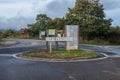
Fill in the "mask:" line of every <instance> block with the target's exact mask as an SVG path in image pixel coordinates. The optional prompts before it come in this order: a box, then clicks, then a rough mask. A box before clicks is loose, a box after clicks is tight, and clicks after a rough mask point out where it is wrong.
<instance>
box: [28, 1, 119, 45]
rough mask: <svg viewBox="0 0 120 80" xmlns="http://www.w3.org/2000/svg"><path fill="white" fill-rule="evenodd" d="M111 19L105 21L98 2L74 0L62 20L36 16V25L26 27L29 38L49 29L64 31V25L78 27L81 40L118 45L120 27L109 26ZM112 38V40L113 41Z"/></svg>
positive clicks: (42, 15) (40, 15)
mask: <svg viewBox="0 0 120 80" xmlns="http://www.w3.org/2000/svg"><path fill="white" fill-rule="evenodd" d="M111 22H112V19H106V17H105V13H104V8H103V5H102V4H100V3H99V0H76V3H75V6H74V7H73V8H69V9H68V13H66V15H65V17H63V18H55V19H52V18H50V17H48V16H47V15H46V14H38V15H37V16H36V23H34V24H30V25H28V28H27V30H28V32H29V34H30V36H33V37H34V36H38V35H39V32H40V31H42V30H47V29H49V28H55V29H58V30H59V29H64V26H65V25H79V37H80V38H81V39H82V40H94V39H100V40H107V41H110V42H117V43H120V37H119V36H120V27H119V26H118V27H112V26H111ZM113 38H114V39H113Z"/></svg>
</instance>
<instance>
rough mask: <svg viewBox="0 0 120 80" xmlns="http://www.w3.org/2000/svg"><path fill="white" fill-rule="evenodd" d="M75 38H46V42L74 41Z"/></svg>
mask: <svg viewBox="0 0 120 80" xmlns="http://www.w3.org/2000/svg"><path fill="white" fill-rule="evenodd" d="M73 40H74V39H73V37H46V41H73Z"/></svg>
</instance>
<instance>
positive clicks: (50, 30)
mask: <svg viewBox="0 0 120 80" xmlns="http://www.w3.org/2000/svg"><path fill="white" fill-rule="evenodd" d="M55 33H56V31H55V29H48V35H55Z"/></svg>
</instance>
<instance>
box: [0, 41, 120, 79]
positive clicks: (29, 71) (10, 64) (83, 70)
mask: <svg viewBox="0 0 120 80" xmlns="http://www.w3.org/2000/svg"><path fill="white" fill-rule="evenodd" d="M15 41H16V40H15ZM17 42H18V43H17V44H14V45H10V46H9V47H4V48H0V80H120V63H119V62H120V58H119V53H120V52H119V49H120V47H119V46H118V47H110V46H107V47H106V46H92V45H80V48H84V49H92V50H96V51H98V52H106V54H108V55H109V56H110V57H109V58H107V59H103V60H97V61H82V62H74V63H73V62H68V63H66V62H58V63H57V62H44V61H30V60H23V59H17V58H14V57H13V56H12V55H13V54H16V53H19V52H23V51H28V50H36V49H40V48H45V46H44V44H45V43H44V41H36V40H17ZM111 51H113V52H111ZM116 51H117V52H116ZM112 56H113V57H112ZM115 56H117V57H115Z"/></svg>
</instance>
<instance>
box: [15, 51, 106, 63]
mask: <svg viewBox="0 0 120 80" xmlns="http://www.w3.org/2000/svg"><path fill="white" fill-rule="evenodd" d="M17 56H18V57H21V58H25V59H32V60H44V61H45V60H47V61H74V60H91V59H97V58H102V57H105V55H103V54H100V53H96V52H93V51H89V50H70V51H66V50H54V51H52V52H51V53H50V52H49V51H47V50H37V51H30V52H25V53H23V54H19V55H17Z"/></svg>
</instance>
